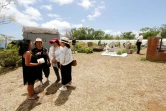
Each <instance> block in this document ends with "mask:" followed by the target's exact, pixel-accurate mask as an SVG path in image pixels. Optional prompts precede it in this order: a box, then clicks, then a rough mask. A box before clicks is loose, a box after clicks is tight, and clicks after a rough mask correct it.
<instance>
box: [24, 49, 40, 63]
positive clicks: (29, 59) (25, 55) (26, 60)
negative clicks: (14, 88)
mask: <svg viewBox="0 0 166 111" xmlns="http://www.w3.org/2000/svg"><path fill="white" fill-rule="evenodd" d="M31 56H32V54H31V53H30V52H29V51H27V52H25V54H24V59H25V65H26V66H38V65H39V64H41V63H31Z"/></svg>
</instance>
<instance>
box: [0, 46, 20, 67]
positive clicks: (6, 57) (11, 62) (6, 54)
mask: <svg viewBox="0 0 166 111" xmlns="http://www.w3.org/2000/svg"><path fill="white" fill-rule="evenodd" d="M20 59H21V57H20V56H18V51H17V50H16V49H13V50H2V51H0V66H2V67H10V66H16V63H17V61H19V60H20Z"/></svg>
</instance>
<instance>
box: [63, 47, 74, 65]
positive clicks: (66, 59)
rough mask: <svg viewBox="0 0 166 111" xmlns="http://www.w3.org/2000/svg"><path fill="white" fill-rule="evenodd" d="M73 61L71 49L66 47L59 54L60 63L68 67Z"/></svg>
mask: <svg viewBox="0 0 166 111" xmlns="http://www.w3.org/2000/svg"><path fill="white" fill-rule="evenodd" d="M72 61H73V58H72V52H71V49H69V48H67V47H66V46H65V47H63V48H62V49H61V52H60V63H61V64H62V65H68V64H69V63H71V62H72Z"/></svg>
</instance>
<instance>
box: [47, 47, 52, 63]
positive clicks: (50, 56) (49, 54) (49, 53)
mask: <svg viewBox="0 0 166 111" xmlns="http://www.w3.org/2000/svg"><path fill="white" fill-rule="evenodd" d="M48 56H49V59H50V61H52V59H53V52H52V48H51V47H50V50H49V52H48Z"/></svg>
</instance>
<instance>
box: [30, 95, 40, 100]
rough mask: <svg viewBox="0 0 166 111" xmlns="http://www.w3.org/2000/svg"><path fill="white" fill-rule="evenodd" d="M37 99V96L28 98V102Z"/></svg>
mask: <svg viewBox="0 0 166 111" xmlns="http://www.w3.org/2000/svg"><path fill="white" fill-rule="evenodd" d="M37 98H39V96H35V97H31V98H28V100H35V99H37Z"/></svg>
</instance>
